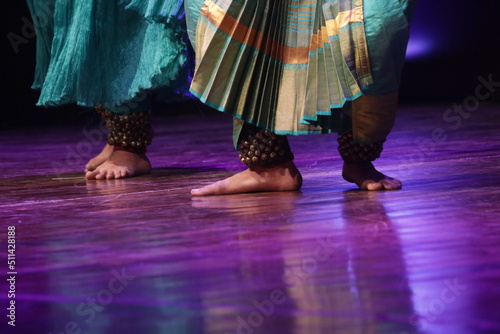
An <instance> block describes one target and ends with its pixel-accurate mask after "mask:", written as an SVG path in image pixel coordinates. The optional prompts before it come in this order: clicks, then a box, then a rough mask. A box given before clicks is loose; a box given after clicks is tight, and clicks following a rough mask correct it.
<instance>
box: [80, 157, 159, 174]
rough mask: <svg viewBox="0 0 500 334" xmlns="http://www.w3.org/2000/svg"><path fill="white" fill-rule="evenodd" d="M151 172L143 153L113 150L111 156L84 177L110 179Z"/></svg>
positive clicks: (149, 164)
mask: <svg viewBox="0 0 500 334" xmlns="http://www.w3.org/2000/svg"><path fill="white" fill-rule="evenodd" d="M148 173H151V163H150V162H149V159H148V157H146V155H144V154H136V153H131V152H127V151H114V152H112V154H111V156H110V157H109V158H108V159H107V160H106V161H104V162H103V163H102V164H100V165H99V166H98V167H97V168H95V169H94V170H93V171H88V172H87V173H86V174H85V177H86V178H87V179H89V180H104V179H107V180H111V179H120V178H125V177H132V176H137V175H142V174H148Z"/></svg>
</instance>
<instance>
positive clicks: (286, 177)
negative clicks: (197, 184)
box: [191, 161, 302, 196]
mask: <svg viewBox="0 0 500 334" xmlns="http://www.w3.org/2000/svg"><path fill="white" fill-rule="evenodd" d="M301 186H302V175H300V172H299V170H298V169H297V167H296V166H295V164H294V163H293V161H290V162H287V163H284V164H282V165H279V166H277V167H273V168H260V167H252V168H249V169H247V170H245V171H243V172H240V173H238V174H236V175H233V176H231V177H229V178H227V179H225V180H222V181H218V182H215V183H212V184H210V185H208V186H205V187H202V188H200V189H193V190H191V195H193V196H207V195H228V194H240V193H250V192H259V191H295V190H299V189H300V187H301Z"/></svg>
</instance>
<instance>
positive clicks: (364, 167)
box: [342, 162, 403, 190]
mask: <svg viewBox="0 0 500 334" xmlns="http://www.w3.org/2000/svg"><path fill="white" fill-rule="evenodd" d="M342 176H343V177H344V179H345V180H346V181H348V182H352V183H356V185H357V186H358V187H359V189H363V190H396V189H401V187H402V186H403V185H402V183H401V181H400V180H398V179H393V178H392V177H389V176H387V175H384V174H382V173H380V172H379V171H378V170H376V169H375V167H374V166H373V164H372V163H371V162H363V163H346V162H344V167H343V169H342Z"/></svg>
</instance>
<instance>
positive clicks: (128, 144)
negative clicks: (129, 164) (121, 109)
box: [96, 107, 153, 154]
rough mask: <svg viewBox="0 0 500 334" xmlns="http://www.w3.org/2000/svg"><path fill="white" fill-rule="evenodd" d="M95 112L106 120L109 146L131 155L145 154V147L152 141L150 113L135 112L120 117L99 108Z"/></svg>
mask: <svg viewBox="0 0 500 334" xmlns="http://www.w3.org/2000/svg"><path fill="white" fill-rule="evenodd" d="M96 110H97V112H98V113H99V114H100V115H101V117H102V118H104V119H106V127H107V128H108V130H109V134H108V144H109V145H112V146H114V147H115V148H118V149H123V150H126V151H130V152H133V153H139V154H141V153H145V152H146V147H147V146H148V145H150V144H151V142H152V140H153V131H152V128H151V119H150V118H151V112H149V111H145V112H137V113H133V114H130V115H126V116H121V115H117V114H115V113H113V112H111V111H109V110H105V109H102V108H100V107H97V108H96Z"/></svg>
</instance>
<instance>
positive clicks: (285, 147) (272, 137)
mask: <svg viewBox="0 0 500 334" xmlns="http://www.w3.org/2000/svg"><path fill="white" fill-rule="evenodd" d="M238 151H239V152H240V154H239V158H240V160H241V162H242V163H243V164H245V165H247V166H248V167H253V166H257V167H263V168H271V167H275V166H278V165H281V164H284V163H286V162H289V161H292V160H293V154H292V151H291V149H290V145H289V144H288V139H287V138H286V136H280V135H277V134H275V133H273V132H271V131H267V130H263V129H259V128H257V127H253V126H246V127H244V129H243V130H242V133H241V135H240V140H239V143H238Z"/></svg>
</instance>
